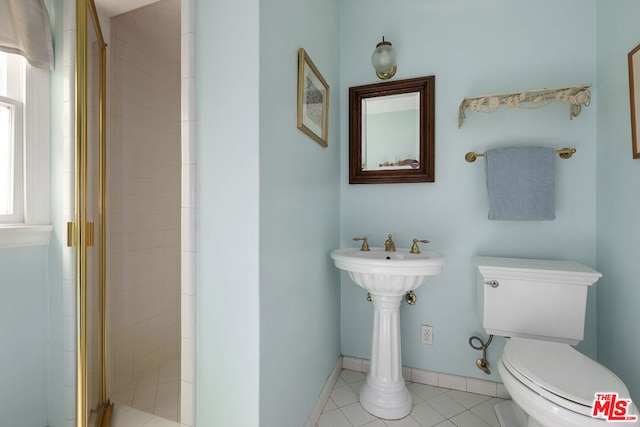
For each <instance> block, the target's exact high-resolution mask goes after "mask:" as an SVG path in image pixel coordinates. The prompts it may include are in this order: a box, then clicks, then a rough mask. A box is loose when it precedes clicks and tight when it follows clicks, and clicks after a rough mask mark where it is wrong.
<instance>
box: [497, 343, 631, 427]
mask: <svg viewBox="0 0 640 427" xmlns="http://www.w3.org/2000/svg"><path fill="white" fill-rule="evenodd" d="M502 363H503V364H504V366H505V368H506V369H507V370H508V371H509V372H510V373H511V374H512V375H513V376H514V377H515V378H517V379H518V380H519V381H520V382H522V383H523V384H524V385H526V386H527V387H528V388H530V389H531V390H533V391H535V392H536V393H537V394H539V395H541V396H542V397H544V398H546V399H548V400H550V401H551V402H553V403H555V404H557V405H559V406H561V407H564V408H566V409H568V410H570V411H573V412H577V413H579V414H582V415H585V416H588V417H591V413H592V410H593V401H594V399H595V394H596V393H611V392H617V393H618V395H619V396H620V398H621V399H629V391H628V390H627V388H626V386H625V385H624V383H623V382H622V381H621V380H620V379H619V378H618V377H617V376H616V375H615V374H614V373H613V372H611V371H610V370H608V369H607V368H605V367H604V366H602V365H601V364H599V363H597V362H596V361H594V360H591V359H589V358H588V357H586V356H584V355H583V354H581V353H579V352H578V351H577V350H575V349H574V348H573V347H571V346H570V345H568V344H563V343H554V342H547V341H538V340H532V339H525V338H511V339H509V340H508V341H507V344H506V345H505V348H504V352H503V355H502Z"/></svg>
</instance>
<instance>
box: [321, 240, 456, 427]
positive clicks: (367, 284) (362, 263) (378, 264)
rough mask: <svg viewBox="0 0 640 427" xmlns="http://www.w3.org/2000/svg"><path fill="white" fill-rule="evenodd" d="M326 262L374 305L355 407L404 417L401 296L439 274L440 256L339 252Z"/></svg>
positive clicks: (392, 417)
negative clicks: (346, 276)
mask: <svg viewBox="0 0 640 427" xmlns="http://www.w3.org/2000/svg"><path fill="white" fill-rule="evenodd" d="M389 238H391V236H389ZM331 258H333V261H334V262H335V264H336V267H338V268H339V269H341V270H346V271H348V272H349V276H350V277H351V280H353V281H354V282H355V283H357V284H358V285H359V286H361V287H363V288H365V289H366V290H367V291H369V293H370V294H371V302H373V337H372V342H371V359H370V362H369V372H368V373H367V380H366V381H365V382H364V383H363V384H362V388H361V389H360V404H361V405H362V407H363V408H364V409H366V410H367V411H368V412H369V413H371V414H373V415H375V416H376V417H378V418H384V419H387V420H397V419H400V418H404V417H406V416H407V415H408V414H409V413H410V412H411V408H412V407H413V406H412V401H411V393H409V390H407V387H406V386H405V382H404V378H403V377H402V354H401V344H400V304H401V303H402V297H403V296H404V294H405V293H407V292H409V291H412V290H414V289H416V288H418V287H419V286H420V285H422V283H423V282H424V281H425V279H426V278H427V277H429V276H435V275H436V274H439V273H440V272H441V271H442V266H443V265H444V258H443V257H442V256H441V255H439V254H437V253H435V252H429V251H424V252H421V253H419V254H411V253H409V249H406V248H405V249H396V252H385V250H384V248H371V250H370V251H361V250H360V248H343V249H336V250H334V251H333V252H331Z"/></svg>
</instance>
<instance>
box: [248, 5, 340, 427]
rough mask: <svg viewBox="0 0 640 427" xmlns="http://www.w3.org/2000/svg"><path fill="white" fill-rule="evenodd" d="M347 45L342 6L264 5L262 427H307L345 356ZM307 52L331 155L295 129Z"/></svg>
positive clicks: (261, 125) (262, 34)
mask: <svg viewBox="0 0 640 427" xmlns="http://www.w3.org/2000/svg"><path fill="white" fill-rule="evenodd" d="M338 37H339V16H338V2H337V1H335V0H327V1H320V2H319V1H313V0H298V1H290V0H262V1H261V2H260V238H259V247H260V425H261V426H278V427H286V426H291V427H298V426H303V425H304V424H305V422H306V420H307V417H308V416H309V414H310V412H311V410H312V408H313V406H314V404H315V403H316V401H317V400H318V397H319V395H320V391H321V390H322V387H323V385H324V383H325V381H326V380H327V376H328V375H329V373H330V372H331V371H332V369H333V368H334V367H335V366H336V362H337V361H338V357H339V356H340V283H339V280H340V276H339V272H338V271H337V270H336V269H335V268H334V267H333V265H332V263H331V260H330V258H329V252H330V251H331V250H332V249H334V248H336V247H337V246H338V245H339V225H340V223H339V212H340V205H339V204H340V198H339V191H340V186H339V179H340V172H339V171H340V169H339V168H340V140H339V122H340V118H341V117H342V114H341V112H340V104H339V99H340V98H339V93H340V92H339V67H338V60H339V55H338V50H337V49H336V46H338ZM300 47H303V48H304V49H305V50H306V51H307V54H308V55H309V56H310V57H311V60H312V61H313V62H314V64H315V65H316V67H318V69H319V70H320V72H321V74H322V75H323V77H324V78H325V80H326V81H327V83H328V84H329V86H330V99H329V108H330V115H329V141H328V144H329V146H328V147H327V148H324V147H322V146H320V145H319V144H318V143H316V142H315V141H314V140H312V139H311V138H310V137H308V136H307V135H306V134H304V133H303V132H302V131H300V130H298V129H297V128H296V115H297V107H296V99H297V78H298V49H299V48H300ZM256 243H258V242H256ZM285 408H286V409H285Z"/></svg>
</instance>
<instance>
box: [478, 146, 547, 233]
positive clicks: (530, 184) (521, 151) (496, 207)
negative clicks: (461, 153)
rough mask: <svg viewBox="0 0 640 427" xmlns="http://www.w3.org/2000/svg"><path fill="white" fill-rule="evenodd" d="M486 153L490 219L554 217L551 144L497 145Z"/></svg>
mask: <svg viewBox="0 0 640 427" xmlns="http://www.w3.org/2000/svg"><path fill="white" fill-rule="evenodd" d="M485 157H486V168H487V190H488V192H489V204H490V207H489V219H490V220H510V221H548V220H553V219H555V218H556V213H555V150H554V149H553V148H547V147H513V148H500V149H494V150H488V151H487V152H486V154H485Z"/></svg>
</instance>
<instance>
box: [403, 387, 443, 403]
mask: <svg viewBox="0 0 640 427" xmlns="http://www.w3.org/2000/svg"><path fill="white" fill-rule="evenodd" d="M407 388H408V389H409V390H410V391H412V392H414V393H415V394H417V395H418V396H420V398H421V399H422V400H429V399H431V398H433V397H436V396H439V395H441V394H442V390H441V389H439V388H438V387H434V386H431V385H425V384H418V383H409V384H407Z"/></svg>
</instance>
